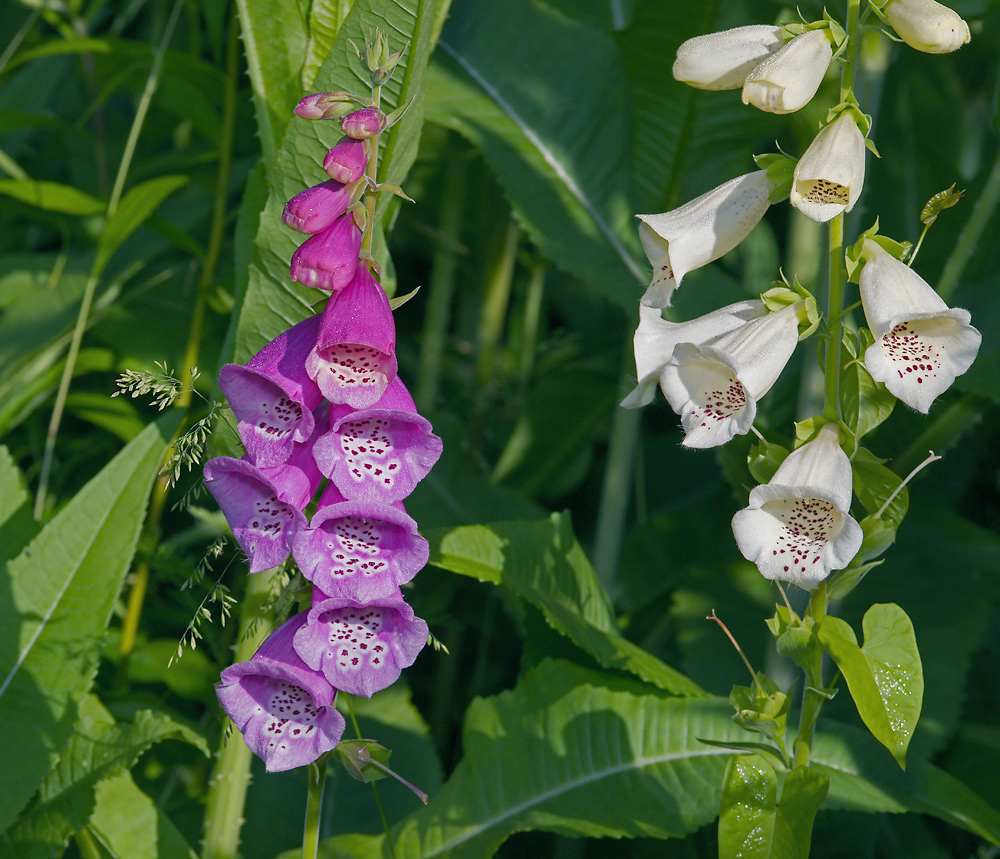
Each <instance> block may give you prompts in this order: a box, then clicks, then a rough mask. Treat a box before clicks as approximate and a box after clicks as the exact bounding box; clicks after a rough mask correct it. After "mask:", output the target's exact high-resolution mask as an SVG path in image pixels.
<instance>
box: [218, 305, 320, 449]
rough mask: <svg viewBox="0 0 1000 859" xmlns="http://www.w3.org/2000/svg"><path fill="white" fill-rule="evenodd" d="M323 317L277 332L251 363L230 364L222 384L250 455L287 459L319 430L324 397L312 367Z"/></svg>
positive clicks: (224, 373)
mask: <svg viewBox="0 0 1000 859" xmlns="http://www.w3.org/2000/svg"><path fill="white" fill-rule="evenodd" d="M318 333H319V317H318V316H311V317H309V318H308V319H306V320H304V321H302V322H300V323H299V324H298V325H294V326H292V327H291V328H289V329H288V330H287V331H285V332H284V333H283V334H281V335H279V336H278V337H276V338H275V339H274V340H272V341H271V342H270V343H268V344H267V345H266V346H265V347H264V348H263V349H261V350H260V352H258V353H257V354H256V355H254V357H253V358H251V359H250V360H249V361H248V362H247V363H246V365H243V364H226V365H225V366H224V367H223V368H222V369H221V370H220V371H219V387H221V388H222V392H223V393H224V394H225V395H226V399H227V400H228V401H229V405H230V406H231V407H232V410H233V414H234V415H235V416H236V421H237V425H236V429H237V431H238V432H239V434H240V440H241V441H242V442H243V446H244V447H245V448H246V451H247V455H248V456H249V457H250V459H251V460H253V461H254V462H255V463H256V464H257V465H259V466H261V467H267V466H272V465H279V464H280V463H282V462H285V461H286V460H287V459H288V457H289V456H290V455H291V453H292V447H293V445H295V444H298V443H301V442H304V441H306V439H308V438H310V437H311V436H312V434H313V430H314V429H315V421H314V419H313V411H314V410H315V409H316V407H317V406H318V405H319V403H320V401H321V400H322V399H323V395H322V394H321V393H320V390H319V387H318V386H317V384H316V383H315V382H314V381H313V380H312V379H310V378H309V375H308V373H306V369H305V363H306V358H307V357H308V355H309V353H310V352H311V351H312V349H313V347H314V346H315V345H316V337H317V335H318Z"/></svg>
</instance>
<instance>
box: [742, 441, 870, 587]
mask: <svg viewBox="0 0 1000 859" xmlns="http://www.w3.org/2000/svg"><path fill="white" fill-rule="evenodd" d="M851 483H852V477H851V463H850V461H849V460H848V459H847V454H845V453H844V451H843V450H841V448H840V437H839V433H838V430H837V425H836V424H826V425H824V426H823V428H822V429H821V430H820V431H819V434H818V435H817V436H816V438H814V439H813V440H812V441H810V442H808V443H806V444H804V445H802V447H800V448H798V450H794V451H792V452H791V453H790V454H789V455H788V457H787V458H786V459H785V461H784V462H783V463H782V464H781V465H780V466H779V467H778V470H777V471H776V472H775V473H774V477H772V478H771V480H770V481H769V482H768V483H766V484H764V485H762V486H757V487H755V488H754V489H753V490H752V491H751V492H750V504H749V505H748V506H747V507H745V508H744V509H743V510H740V511H739V512H738V513H737V514H736V515H735V516H734V517H733V534H734V536H735V537H736V543H737V545H738V546H739V548H740V552H742V553H743V557H744V558H746V559H747V560H748V561H753V562H754V563H755V564H756V565H757V569H759V570H760V572H761V575H763V576H764V578H766V579H771V580H775V579H777V580H778V581H782V582H791V583H792V584H795V585H798V586H799V587H800V588H805V589H806V590H812V589H813V588H815V587H816V585H818V584H819V583H820V582H822V581H823V580H824V579H825V578H826V577H827V576H828V575H830V573H831V572H832V571H833V570H841V569H843V568H844V567H846V566H847V565H848V564H849V563H850V562H851V560H852V559H853V558H854V556H855V555H856V554H857V553H858V549H860V548H861V541H862V539H863V534H862V531H861V526H860V525H859V524H858V523H857V521H856V520H855V519H854V518H853V517H852V516H851V514H850V512H849V510H850V506H851Z"/></svg>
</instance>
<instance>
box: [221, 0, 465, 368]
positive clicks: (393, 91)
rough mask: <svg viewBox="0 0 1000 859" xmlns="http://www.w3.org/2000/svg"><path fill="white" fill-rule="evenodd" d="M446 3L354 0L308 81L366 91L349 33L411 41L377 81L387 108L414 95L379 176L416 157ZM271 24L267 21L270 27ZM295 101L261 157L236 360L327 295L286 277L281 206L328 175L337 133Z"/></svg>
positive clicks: (287, 248) (286, 234)
mask: <svg viewBox="0 0 1000 859" xmlns="http://www.w3.org/2000/svg"><path fill="white" fill-rule="evenodd" d="M272 5H273V6H274V7H275V8H274V15H273V17H277V18H281V17H283V12H282V10H283V9H284V6H285V4H282V3H278V4H272ZM447 5H448V4H447V2H445V0H437V2H431V0H428V1H427V2H425V0H400V2H388V0H356V2H355V4H354V7H353V8H352V9H351V13H350V15H348V18H347V21H345V22H344V25H343V27H341V29H340V32H339V33H338V34H337V40H336V42H335V43H334V45H333V47H332V48H331V50H330V53H329V55H328V56H327V58H326V60H325V62H324V63H323V66H322V68H320V70H319V72H318V74H317V75H316V79H315V81H314V82H313V88H314V89H316V90H319V91H324V90H354V91H356V92H359V93H363V94H367V93H368V92H369V89H370V86H371V82H370V78H368V76H367V73H364V74H362V72H361V66H360V64H359V63H358V62H357V58H356V57H355V55H354V51H353V50H352V49H351V47H350V45H349V44H348V40H351V39H353V41H354V42H355V44H359V45H360V44H363V42H364V38H365V36H366V35H367V33H368V31H369V30H370V29H372V28H373V27H380V28H381V29H382V30H384V31H386V32H388V33H390V34H391V38H392V39H393V44H392V45H391V48H392V49H394V50H398V49H399V48H402V47H403V43H404V42H405V41H407V40H408V41H409V42H410V47H409V48H408V49H407V51H406V53H405V54H404V55H403V58H402V60H401V61H400V64H399V65H398V66H397V67H396V72H395V74H394V75H393V77H392V78H391V79H390V80H389V81H388V83H387V84H386V85H385V86H383V87H382V92H381V99H382V109H383V110H384V111H386V112H390V111H392V110H393V109H395V108H396V107H399V106H400V105H401V104H403V103H404V102H406V101H407V100H408V99H411V98H414V99H415V101H414V103H413V105H412V106H411V107H410V109H409V110H408V111H407V112H406V115H405V116H404V117H403V119H402V120H401V121H400V122H398V123H397V124H396V125H394V126H393V127H392V128H391V129H390V130H389V131H388V132H386V133H385V134H383V135H382V147H381V149H380V152H379V161H378V181H379V182H393V183H395V184H397V185H402V183H403V180H404V179H405V178H406V174H407V172H408V171H409V169H410V165H411V164H412V163H413V160H414V159H415V158H416V154H417V144H418V142H419V139H420V130H421V127H422V125H423V99H421V98H419V96H420V94H421V92H422V88H423V77H424V68H425V66H426V64H427V59H428V57H429V56H430V52H431V49H432V48H433V44H434V38H435V37H436V29H435V28H436V21H437V16H439V15H441V14H443V13H444V12H445V11H446V10H447ZM277 7H280V9H279V8H277ZM272 26H273V24H272V22H271V21H270V20H269V21H268V24H267V30H268V32H269V31H270V28H271V27H272ZM296 81H298V71H296ZM296 86H298V84H297V83H296ZM293 106H294V102H293V103H292V104H290V105H288V107H287V111H288V112H289V114H288V115H289V118H290V122H289V124H288V130H287V132H286V133H285V134H284V137H283V138H282V140H281V147H280V149H279V150H278V151H277V153H276V155H275V156H274V158H273V160H272V159H269V158H268V155H267V151H266V150H265V161H266V163H267V164H268V165H270V175H269V182H268V184H269V187H270V194H269V196H268V199H267V204H266V205H265V207H264V211H263V212H262V213H261V215H260V229H259V231H258V232H257V237H256V239H255V242H254V249H253V253H252V255H251V261H250V271H249V281H248V284H247V291H246V295H245V296H244V299H243V302H242V304H241V306H240V308H239V311H238V322H237V328H236V335H235V341H234V351H235V360H236V361H245V360H246V359H247V358H248V357H249V356H250V355H253V354H254V353H255V352H257V351H258V350H259V349H260V348H261V347H262V346H263V345H264V344H265V343H266V342H267V341H269V340H272V339H274V338H275V337H276V336H277V335H278V334H280V333H281V332H282V331H284V330H285V329H287V328H289V327H290V326H292V325H294V324H295V323H296V322H299V321H300V320H302V319H304V318H305V317H306V316H308V315H310V314H311V313H312V312H313V305H314V304H315V303H316V302H317V301H319V300H321V299H322V298H323V297H324V293H321V292H319V291H317V290H315V289H309V288H308V287H304V286H301V285H299V284H296V283H291V282H290V281H289V273H288V265H289V262H290V260H291V257H292V253H293V252H294V251H295V248H296V247H297V246H298V245H299V244H300V243H301V242H302V241H303V240H304V239H303V237H302V236H299V235H297V234H295V233H293V232H292V231H291V230H289V229H288V228H287V227H285V226H284V225H283V224H282V223H281V212H282V209H283V208H284V206H285V203H286V202H287V201H288V200H289V199H290V198H291V197H293V196H294V195H295V194H298V193H299V192H300V191H303V190H305V189H306V188H307V187H309V186H312V185H316V184H318V183H319V182H321V181H325V180H326V179H327V178H328V177H327V175H326V174H325V173H324V172H323V170H322V167H321V166H320V165H321V163H322V160H323V154H324V153H325V152H326V150H328V149H330V148H331V147H332V146H333V145H334V144H335V143H336V142H337V141H338V140H339V139H340V137H341V133H340V126H339V124H338V123H336V122H329V121H318V120H314V121H310V120H305V119H300V118H299V117H295V116H292V115H291V113H290V112H291V109H292V107H293ZM262 136H263V132H262ZM395 208H396V207H395V206H394V205H393V204H392V203H391V202H390V201H387V200H386V198H385V195H383V196H382V197H380V198H379V204H378V212H377V214H376V218H377V220H378V222H379V224H382V223H383V221H384V219H385V218H386V217H387V215H388V213H389V212H391V211H394V210H395ZM375 257H376V259H377V261H378V262H379V263H380V264H381V265H382V267H383V272H386V271H387V254H386V253H385V251H384V248H380V247H379V246H376V247H375ZM382 284H383V287H385V288H386V289H387V291H388V292H390V295H391V284H390V283H389V279H388V278H387V277H386V276H385V275H383V279H382Z"/></svg>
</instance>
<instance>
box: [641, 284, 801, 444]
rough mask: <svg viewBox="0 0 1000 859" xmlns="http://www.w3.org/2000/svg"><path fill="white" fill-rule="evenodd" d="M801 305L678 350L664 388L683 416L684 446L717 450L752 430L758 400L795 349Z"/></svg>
mask: <svg viewBox="0 0 1000 859" xmlns="http://www.w3.org/2000/svg"><path fill="white" fill-rule="evenodd" d="M801 304H802V303H801V302H798V303H796V304H792V305H789V306H788V307H785V308H783V309H781V310H778V311H776V312H775V313H769V314H767V315H766V316H761V317H759V318H757V319H751V320H750V321H749V322H746V323H744V324H743V325H741V326H740V327H739V328H737V329H735V330H733V331H730V332H729V333H727V334H723V335H722V336H720V337H716V338H715V339H714V340H712V341H710V342H709V343H703V344H700V345H699V344H696V343H678V344H677V345H676V346H675V347H674V350H673V354H672V355H671V357H670V360H669V361H668V362H667V363H666V364H665V365H664V367H663V369H662V370H661V372H660V389H661V390H662V391H663V395H664V396H665V397H666V398H667V402H669V403H670V406H671V408H673V410H674V411H675V412H677V414H679V415H680V416H681V426H683V427H684V431H685V435H684V442H683V444H684V445H685V446H686V447H698V448H704V447H716V446H717V445H720V444H725V443H726V442H727V441H729V440H730V439H731V438H732V437H733V436H734V435H744V434H745V433H747V432H749V431H750V427H751V426H752V425H753V421H754V418H755V417H756V416H757V400H759V399H760V398H761V397H763V396H764V394H766V393H767V392H768V391H769V390H771V386H772V385H773V384H774V383H775V382H776V381H777V379H778V376H779V375H781V371H782V370H783V369H784V367H785V364H787V363H788V359H789V358H791V357H792V352H794V351H795V344H796V343H797V342H798V319H799V310H800V309H801Z"/></svg>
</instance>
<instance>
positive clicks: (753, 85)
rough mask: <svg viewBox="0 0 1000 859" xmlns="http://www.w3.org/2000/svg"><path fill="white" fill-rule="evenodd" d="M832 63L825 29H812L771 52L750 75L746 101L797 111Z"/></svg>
mask: <svg viewBox="0 0 1000 859" xmlns="http://www.w3.org/2000/svg"><path fill="white" fill-rule="evenodd" d="M831 62H833V48H832V47H831V45H830V39H829V37H828V36H827V33H826V31H825V30H822V29H819V30H809V31H807V32H805V33H802V34H801V35H799V36H796V37H795V38H794V39H792V40H791V41H790V42H788V43H786V44H785V46H784V47H782V48H781V49H780V50H778V51H776V52H775V53H773V54H770V55H768V56H767V57H765V58H764V59H763V60H761V62H760V63H758V64H757V66H755V67H754V69H753V70H752V71H751V72H750V74H748V75H747V78H746V81H745V83H744V84H743V95H742V98H743V103H744V104H752V105H753V106H754V107H757V108H759V109H760V110H764V111H767V112H769V113H779V114H780V113H794V112H795V111H797V110H801V109H802V108H803V107H805V106H806V105H807V104H808V103H809V102H810V101H811V100H812V97H813V96H814V95H816V90H818V89H819V85H820V84H821V83H822V82H823V78H824V77H825V76H826V71H827V69H828V68H829V67H830V63H831Z"/></svg>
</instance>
